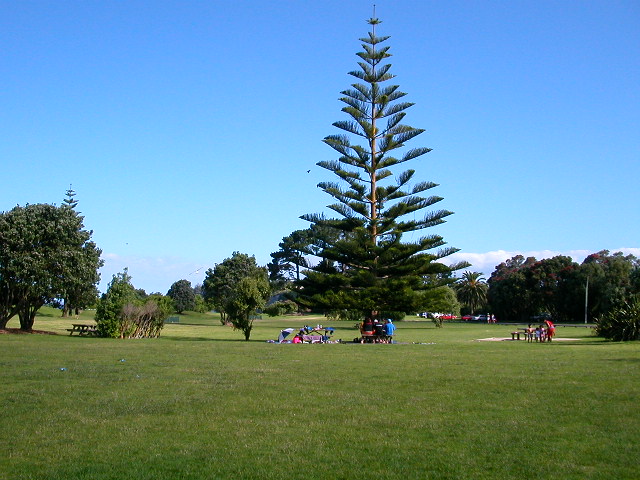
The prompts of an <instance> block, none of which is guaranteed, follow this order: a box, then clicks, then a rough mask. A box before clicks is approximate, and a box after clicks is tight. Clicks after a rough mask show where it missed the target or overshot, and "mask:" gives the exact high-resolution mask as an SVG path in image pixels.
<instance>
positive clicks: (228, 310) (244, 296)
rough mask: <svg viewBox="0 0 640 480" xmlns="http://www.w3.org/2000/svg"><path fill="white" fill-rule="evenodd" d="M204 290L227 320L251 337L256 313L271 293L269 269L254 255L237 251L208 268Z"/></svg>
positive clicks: (209, 299)
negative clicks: (260, 263)
mask: <svg viewBox="0 0 640 480" xmlns="http://www.w3.org/2000/svg"><path fill="white" fill-rule="evenodd" d="M202 289H203V293H204V295H205V299H206V300H207V301H210V302H211V303H212V304H213V305H214V306H215V308H216V309H217V310H218V311H219V312H220V314H221V320H222V321H223V322H229V323H231V325H232V326H233V328H234V329H238V330H242V332H243V333H244V336H245V340H249V337H250V335H251V329H252V328H253V316H254V315H255V313H256V310H257V309H260V308H262V307H263V306H264V305H265V304H266V301H267V298H268V296H269V293H270V287H269V278H268V275H267V269H266V268H264V267H259V266H258V265H257V264H256V259H255V257H253V256H251V257H250V256H248V255H246V254H244V253H239V252H234V253H233V255H232V256H231V258H227V259H225V260H224V261H223V262H222V263H219V264H218V265H216V266H215V268H213V269H209V270H207V273H206V278H205V280H204V283H203V286H202Z"/></svg>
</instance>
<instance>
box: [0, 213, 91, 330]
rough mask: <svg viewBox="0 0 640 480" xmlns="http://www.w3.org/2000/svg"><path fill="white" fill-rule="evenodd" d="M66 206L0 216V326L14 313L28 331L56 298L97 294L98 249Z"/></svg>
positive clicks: (21, 326) (77, 218) (81, 219)
mask: <svg viewBox="0 0 640 480" xmlns="http://www.w3.org/2000/svg"><path fill="white" fill-rule="evenodd" d="M82 221H83V217H81V216H80V215H79V214H78V213H77V212H76V211H75V210H73V209H72V208H68V207H56V206H54V205H48V204H35V205H27V206H25V207H20V206H17V207H15V208H13V209H12V210H10V211H9V212H3V213H2V214H0V328H4V327H5V326H6V324H7V322H8V321H9V319H10V318H12V317H13V316H14V315H16V314H17V315H18V316H19V318H20V328H21V329H23V330H31V328H32V327H33V323H34V320H35V315H36V313H37V311H38V310H39V309H40V308H41V307H42V305H44V304H46V303H49V302H51V301H53V300H54V299H56V298H61V297H69V298H71V297H70V296H74V295H75V301H76V302H77V303H78V304H80V303H82V302H83V301H84V300H83V298H84V297H83V295H85V294H87V293H93V292H95V286H96V284H97V282H98V281H99V278H100V277H99V275H98V273H97V271H98V269H99V268H100V266H102V261H101V260H100V254H101V251H100V250H99V249H98V248H97V247H96V245H95V244H94V243H93V242H91V240H90V239H91V235H92V232H91V231H87V230H85V229H84V225H83V223H82Z"/></svg>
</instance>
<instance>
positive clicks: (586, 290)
mask: <svg viewBox="0 0 640 480" xmlns="http://www.w3.org/2000/svg"><path fill="white" fill-rule="evenodd" d="M588 305H589V277H588V276H587V284H586V285H585V287H584V323H585V324H586V323H587V306H588Z"/></svg>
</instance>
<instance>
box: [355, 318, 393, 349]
mask: <svg viewBox="0 0 640 480" xmlns="http://www.w3.org/2000/svg"><path fill="white" fill-rule="evenodd" d="M395 330H396V326H395V325H394V324H393V322H392V321H391V319H390V318H388V319H386V320H383V321H379V320H378V319H375V320H372V319H370V318H367V319H365V321H364V322H362V323H361V324H360V333H361V334H362V336H361V337H360V343H392V342H393V334H394V332H395Z"/></svg>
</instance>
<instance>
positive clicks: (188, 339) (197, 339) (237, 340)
mask: <svg viewBox="0 0 640 480" xmlns="http://www.w3.org/2000/svg"><path fill="white" fill-rule="evenodd" d="M162 338H164V339H165V340H175V341H177V342H227V343H228V342H231V343H267V341H266V340H255V339H252V338H251V339H249V340H245V339H244V338H211V337H174V336H171V337H162Z"/></svg>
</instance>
